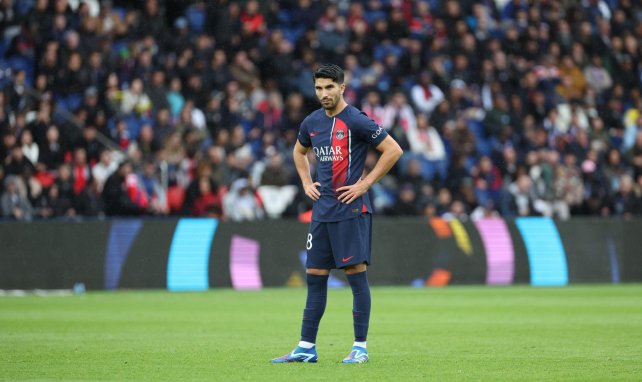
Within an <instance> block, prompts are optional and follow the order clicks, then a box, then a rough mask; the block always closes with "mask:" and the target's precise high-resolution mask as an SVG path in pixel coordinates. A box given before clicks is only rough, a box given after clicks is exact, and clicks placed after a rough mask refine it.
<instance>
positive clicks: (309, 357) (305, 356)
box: [272, 346, 319, 363]
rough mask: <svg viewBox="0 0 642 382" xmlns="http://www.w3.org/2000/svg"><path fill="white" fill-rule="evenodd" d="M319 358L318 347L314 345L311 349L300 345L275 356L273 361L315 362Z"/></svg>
mask: <svg viewBox="0 0 642 382" xmlns="http://www.w3.org/2000/svg"><path fill="white" fill-rule="evenodd" d="M317 359H319V356H318V355H317V347H316V346H313V347H311V348H310V349H304V348H301V347H298V346H297V348H296V349H294V350H293V351H292V353H288V354H286V355H284V356H282V357H279V358H274V359H273V360H272V363H286V362H309V363H315V362H317Z"/></svg>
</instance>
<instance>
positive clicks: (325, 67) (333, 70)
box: [312, 64, 344, 84]
mask: <svg viewBox="0 0 642 382" xmlns="http://www.w3.org/2000/svg"><path fill="white" fill-rule="evenodd" d="M317 78H329V79H331V80H332V81H333V82H336V83H338V84H342V83H343V80H344V74H343V69H341V68H340V67H339V66H338V65H335V64H321V65H320V66H319V68H318V69H317V70H316V71H315V72H314V75H313V76H312V81H316V79H317Z"/></svg>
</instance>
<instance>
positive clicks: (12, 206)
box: [0, 175, 33, 220]
mask: <svg viewBox="0 0 642 382" xmlns="http://www.w3.org/2000/svg"><path fill="white" fill-rule="evenodd" d="M4 187H5V192H4V193H3V194H2V197H0V208H2V216H3V217H5V218H10V219H14V220H31V218H32V216H33V207H32V206H31V203H29V200H28V199H27V197H26V196H25V195H24V192H23V191H20V180H19V178H18V177H17V176H15V175H9V176H7V177H6V178H5V180H4Z"/></svg>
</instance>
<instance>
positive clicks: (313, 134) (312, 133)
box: [310, 131, 319, 137]
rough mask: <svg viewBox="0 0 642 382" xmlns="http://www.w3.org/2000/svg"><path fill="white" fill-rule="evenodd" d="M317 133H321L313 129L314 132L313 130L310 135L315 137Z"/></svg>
mask: <svg viewBox="0 0 642 382" xmlns="http://www.w3.org/2000/svg"><path fill="white" fill-rule="evenodd" d="M317 134H319V133H317V132H315V131H313V132H311V133H310V136H311V137H314V136H315V135H317Z"/></svg>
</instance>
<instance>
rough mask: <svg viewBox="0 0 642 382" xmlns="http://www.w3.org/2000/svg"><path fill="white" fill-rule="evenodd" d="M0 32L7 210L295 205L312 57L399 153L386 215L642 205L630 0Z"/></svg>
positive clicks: (266, 6) (97, 20)
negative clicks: (336, 72)
mask: <svg viewBox="0 0 642 382" xmlns="http://www.w3.org/2000/svg"><path fill="white" fill-rule="evenodd" d="M0 31H2V33H3V35H2V36H0V37H2V39H1V40H0V87H1V92H0V135H1V137H2V140H1V142H0V143H1V144H0V194H1V195H2V201H3V203H2V207H1V208H2V211H1V213H2V216H3V218H5V219H28V218H29V219H45V218H46V219H52V218H59V219H69V218H78V217H79V216H93V217H103V216H106V215H123V214H124V215H128V214H136V215H154V216H164V215H167V214H181V215H193V216H213V217H218V218H227V217H233V219H234V220H251V219H262V218H278V217H297V216H298V215H299V214H301V213H303V212H305V211H307V210H309V208H310V205H311V204H310V202H309V201H308V200H306V198H305V195H304V194H303V193H302V192H301V191H300V190H299V192H294V193H293V192H291V190H292V187H293V186H294V187H300V186H299V184H298V179H297V177H296V173H295V171H294V169H293V165H292V161H291V147H292V146H293V143H294V142H295V140H296V137H297V129H298V125H299V123H300V122H301V120H302V118H303V117H304V116H305V115H307V113H308V112H310V111H311V110H313V109H315V108H317V107H318V104H317V102H316V100H315V99H314V92H313V89H312V86H311V74H312V72H313V71H314V68H315V67H316V66H317V65H318V64H319V63H321V62H326V61H332V62H335V63H338V64H340V65H342V66H343V67H344V68H345V69H346V72H347V78H348V81H349V82H348V86H347V89H346V93H345V96H346V98H347V100H348V101H349V102H350V103H352V104H354V105H355V106H357V107H360V108H362V109H363V110H364V111H365V112H366V113H367V114H368V115H369V116H370V117H371V118H373V119H374V120H375V121H376V122H377V123H379V124H380V125H381V126H383V127H384V128H385V129H386V130H387V131H388V132H389V133H390V134H391V135H392V136H394V137H395V138H396V139H397V140H398V141H399V142H400V144H401V145H402V147H403V148H404V149H405V151H406V154H405V156H404V158H403V160H402V161H400V164H399V165H398V166H397V167H395V169H393V171H392V172H391V173H390V175H389V176H387V177H386V178H384V179H383V180H382V181H381V182H380V183H379V184H378V185H376V186H375V187H373V189H372V190H371V192H372V196H373V197H374V200H375V203H374V204H375V206H376V208H377V210H378V212H379V213H383V214H388V215H422V214H426V215H429V216H432V215H435V214H436V215H440V216H445V217H458V218H460V219H467V218H470V217H471V216H473V217H483V216H495V215H497V214H501V215H502V216H506V217H513V216H533V215H539V216H542V215H543V216H551V217H555V218H559V219H568V218H569V217H570V216H574V215H596V216H605V217H606V216H617V217H630V216H634V215H640V214H642V95H641V91H642V57H641V56H642V7H641V6H640V5H639V2H636V1H633V0H566V1H555V0H542V1H536V0H530V1H526V0H482V1H472V0H464V1H454V0H444V1H440V0H426V1H421V0H417V1H410V0H362V1H346V0H334V1H331V0H282V1H274V0H268V1H260V2H259V1H256V0H245V1H234V0H211V1H165V2H163V1H160V0H140V1H117V0H113V1H112V0H102V1H99V0H91V1H89V0H51V1H49V0H21V1H14V0H4V1H2V2H0ZM103 153H107V154H105V155H104V156H105V157H106V159H104V163H102V164H101V159H100V158H101V157H102V156H103ZM374 155H376V154H375V153H374V152H373V153H372V154H371V158H372V159H374ZM124 160H126V162H124V163H125V164H126V165H125V166H123V165H122V164H121V162H122V161H124ZM369 163H370V164H371V163H373V160H370V161H369ZM119 164H120V166H119ZM96 166H98V167H96ZM106 184H109V186H110V187H109V189H110V190H111V192H105V190H104V189H103V187H104V185H106ZM241 185H242V186H241ZM262 187H265V189H264V190H262ZM278 187H283V189H284V190H288V192H287V193H284V194H281V195H288V196H287V198H285V199H283V200H281V199H279V200H278V207H277V208H272V207H273V206H265V205H264V202H265V201H264V200H263V198H262V195H263V196H265V195H267V194H268V193H269V194H270V195H273V196H272V197H271V198H273V197H274V195H277V196H278V195H280V194H279V193H278V191H275V190H278ZM230 192H232V193H230ZM239 193H240V194H239ZM252 194H253V195H254V196H253V197H252ZM292 194H294V195H292ZM239 195H240V196H239ZM248 195H249V196H248ZM226 208H233V209H234V213H232V211H227V210H226ZM243 211H245V213H241V212H243ZM266 211H267V213H266ZM275 211H276V212H275Z"/></svg>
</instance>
